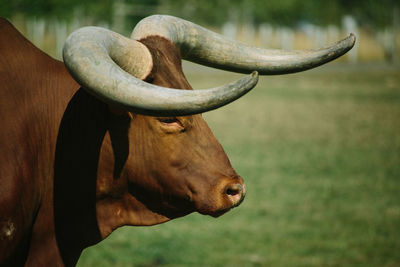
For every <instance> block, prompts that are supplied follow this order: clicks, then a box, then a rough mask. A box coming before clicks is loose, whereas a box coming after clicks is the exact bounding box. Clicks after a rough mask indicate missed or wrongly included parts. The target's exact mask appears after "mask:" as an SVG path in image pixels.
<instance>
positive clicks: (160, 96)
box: [63, 27, 258, 116]
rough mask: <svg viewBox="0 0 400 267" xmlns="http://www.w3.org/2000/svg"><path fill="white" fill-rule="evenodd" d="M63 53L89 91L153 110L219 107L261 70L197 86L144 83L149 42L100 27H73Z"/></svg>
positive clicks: (174, 112)
mask: <svg viewBox="0 0 400 267" xmlns="http://www.w3.org/2000/svg"><path fill="white" fill-rule="evenodd" d="M63 58H64V63H65V65H66V67H67V69H68V70H69V72H70V73H71V75H72V76H73V77H74V78H75V79H76V80H77V82H78V83H79V84H80V85H81V86H82V87H83V88H85V89H86V90H88V91H89V92H90V93H91V94H93V95H95V96H96V97H98V98H100V99H101V100H103V101H104V102H106V103H108V104H111V105H112V106H115V107H119V108H122V109H125V110H128V111H131V112H134V113H138V114H144V115H152V116H183V115H192V114H198V113H202V112H206V111H209V110H212V109H216V108H218V107H221V106H223V105H226V104H228V103H230V102H232V101H234V100H236V99H237V98H239V97H240V96H242V95H244V94H245V93H247V92H248V91H250V90H251V89H252V88H253V87H254V86H255V85H256V84H257V81H258V74H257V72H253V73H252V74H250V75H248V76H245V77H243V78H241V79H239V80H237V81H236V82H233V83H230V84H227V85H224V86H220V87H216V88H211V89H204V90H195V91H194V90H179V89H171V88H166V87H160V86H155V85H152V84H149V83H146V82H144V81H142V80H141V79H143V78H145V77H146V76H147V75H148V74H149V73H150V71H151V69H152V66H153V65H152V64H153V63H152V57H151V54H150V52H149V51H148V49H147V47H146V46H144V45H143V44H141V43H140V42H137V41H135V40H131V39H128V38H125V37H123V36H121V35H119V34H117V33H115V32H112V31H109V30H106V29H103V28H98V27H85V28H81V29H79V30H77V31H75V32H74V33H72V34H71V35H70V36H69V37H68V39H67V41H66V43H65V45H64V49H63ZM128 72H129V73H128ZM132 75H133V76H132Z"/></svg>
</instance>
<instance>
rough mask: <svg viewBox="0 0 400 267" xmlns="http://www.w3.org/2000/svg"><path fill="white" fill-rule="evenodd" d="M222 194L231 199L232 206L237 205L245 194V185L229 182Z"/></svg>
mask: <svg viewBox="0 0 400 267" xmlns="http://www.w3.org/2000/svg"><path fill="white" fill-rule="evenodd" d="M224 194H225V195H226V197H227V198H228V199H229V201H231V203H232V207H237V206H239V205H240V203H242V201H243V200H244V197H245V196H246V186H245V185H244V184H239V183H234V184H230V185H228V186H227V187H226V189H225V191H224Z"/></svg>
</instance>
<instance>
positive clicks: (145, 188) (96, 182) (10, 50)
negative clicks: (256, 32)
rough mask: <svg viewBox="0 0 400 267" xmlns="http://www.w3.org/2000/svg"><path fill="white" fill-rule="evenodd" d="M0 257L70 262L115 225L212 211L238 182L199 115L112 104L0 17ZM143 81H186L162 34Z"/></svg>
mask: <svg viewBox="0 0 400 267" xmlns="http://www.w3.org/2000/svg"><path fill="white" fill-rule="evenodd" d="M0 33H1V35H0V116H1V125H2V130H1V131H0V264H2V265H4V266H22V265H26V266H64V265H65V266H73V265H75V264H76V262H77V260H78V258H79V255H80V253H81V251H82V250H83V249H84V248H86V247H88V246H90V245H93V244H95V243H97V242H99V241H101V240H102V239H104V238H105V237H107V236H108V235H109V234H110V233H111V232H112V231H113V230H114V229H116V228H118V227H120V226H123V225H154V224H158V223H162V222H165V221H168V220H171V219H173V218H176V217H180V216H184V215H186V214H188V213H191V212H193V211H198V212H200V213H203V214H209V215H213V216H218V215H220V214H222V213H224V212H226V211H227V210H229V209H230V208H232V207H233V206H234V205H233V204H232V202H231V201H230V199H229V198H227V197H226V196H225V195H224V192H225V191H224V190H226V187H227V186H229V185H230V184H233V183H236V184H237V183H240V184H242V183H243V182H242V180H241V178H240V177H239V176H238V175H237V174H236V173H235V171H234V170H233V169H232V167H231V165H230V163H229V160H228V158H227V157H226V155H225V153H224V151H223V149H222V147H221V146H220V144H219V143H218V141H217V140H216V139H215V137H214V136H213V134H212V133H211V131H210V129H209V128H208V126H207V124H206V123H205V121H204V120H203V119H202V117H201V115H195V116H187V117H179V118H169V119H165V118H164V119H162V118H155V117H147V116H141V115H136V114H131V113H129V112H116V111H115V109H113V108H111V107H109V106H108V105H106V104H104V103H103V102H101V101H99V100H97V99H96V98H94V97H92V96H91V95H89V94H88V93H86V92H85V91H84V90H82V89H79V85H78V84H77V83H76V82H75V81H74V80H73V79H72V78H71V76H70V75H69V74H68V72H67V71H66V69H65V67H64V65H63V64H62V62H59V61H57V60H54V59H52V58H50V57H49V56H47V55H46V54H44V53H43V52H41V51H40V50H38V49H37V48H36V47H34V46H33V45H32V44H31V43H30V42H29V41H28V40H26V39H25V38H24V37H23V36H22V35H21V34H20V33H18V32H17V30H16V29H15V28H14V27H13V26H12V25H11V24H10V23H9V22H7V21H6V20H4V19H0ZM142 43H143V44H145V45H146V46H147V47H148V48H149V50H150V51H151V53H152V55H153V59H154V66H155V67H154V69H153V71H152V73H151V75H150V76H149V77H148V78H147V80H148V81H149V82H152V83H153V84H157V85H161V86H165V87H175V88H182V89H191V87H190V85H189V83H188V82H187V80H186V79H185V76H184V74H183V72H182V68H181V58H180V54H179V49H178V48H176V47H175V46H174V45H173V44H172V43H170V42H169V41H168V40H166V39H163V38H161V37H155V36H153V37H149V38H147V39H145V40H142Z"/></svg>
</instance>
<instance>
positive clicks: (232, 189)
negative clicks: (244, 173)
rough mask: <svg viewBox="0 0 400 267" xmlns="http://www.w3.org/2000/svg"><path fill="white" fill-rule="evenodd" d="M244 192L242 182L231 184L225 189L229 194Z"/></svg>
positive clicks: (234, 194)
mask: <svg viewBox="0 0 400 267" xmlns="http://www.w3.org/2000/svg"><path fill="white" fill-rule="evenodd" d="M242 192H243V187H242V185H240V184H233V185H230V186H229V187H228V188H227V189H226V191H225V193H226V194H227V195H229V196H236V195H241V194H242Z"/></svg>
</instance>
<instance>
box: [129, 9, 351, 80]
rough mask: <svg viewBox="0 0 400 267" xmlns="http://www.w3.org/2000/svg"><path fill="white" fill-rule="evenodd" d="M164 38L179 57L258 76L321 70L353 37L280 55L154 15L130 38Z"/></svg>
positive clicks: (283, 52)
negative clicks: (174, 48)
mask: <svg viewBox="0 0 400 267" xmlns="http://www.w3.org/2000/svg"><path fill="white" fill-rule="evenodd" d="M151 35H159V36H163V37H165V38H167V39H169V40H170V41H172V42H173V43H174V44H176V45H177V46H178V47H180V49H181V53H182V57H183V58H185V59H187V60H189V61H193V62H196V63H200V64H203V65H207V66H210V67H215V68H219V69H224V70H229V71H235V72H241V73H249V72H251V71H254V70H256V71H258V72H259V73H260V74H284V73H293V72H298V71H303V70H307V69H311V68H314V67H317V66H320V65H322V64H324V63H327V62H329V61H331V60H334V59H335V58H337V57H340V56H341V55H343V54H345V53H346V52H347V51H349V50H350V49H351V48H352V47H353V46H354V43H355V39H356V38H355V36H354V35H353V34H350V36H348V37H347V38H345V39H343V40H341V41H339V42H337V43H335V44H333V45H332V46H329V47H326V48H322V49H318V50H298V51H283V50H274V49H261V48H256V47H251V46H246V45H242V44H240V43H237V42H235V41H232V40H229V39H227V38H225V37H223V36H221V35H219V34H217V33H214V32H212V31H209V30H207V29H205V28H203V27H200V26H198V25H196V24H194V23H191V22H189V21H186V20H183V19H179V18H176V17H172V16H163V15H154V16H150V17H147V18H145V19H143V20H142V21H140V22H139V24H138V25H137V26H136V27H135V29H134V31H133V32H132V35H131V38H133V39H136V40H140V39H143V38H146V37H147V36H151Z"/></svg>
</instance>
